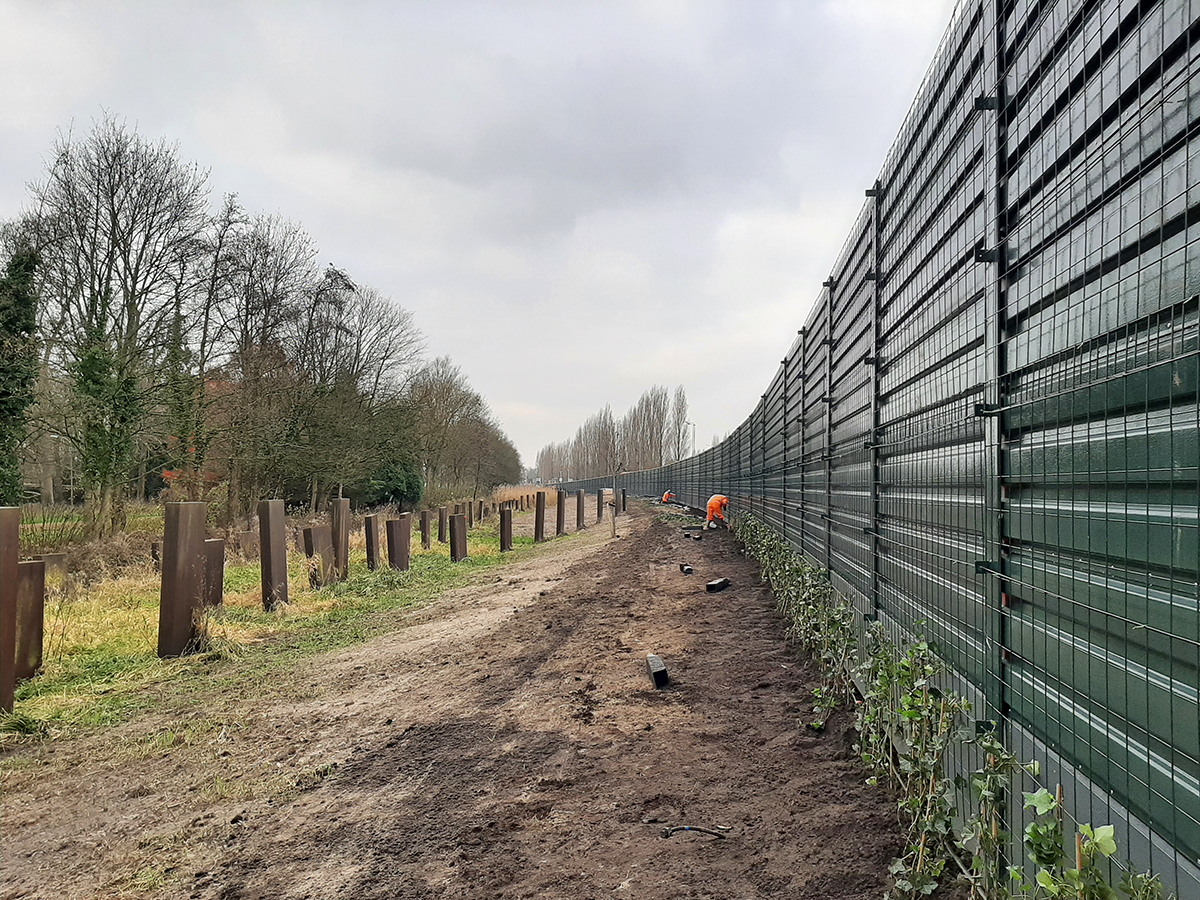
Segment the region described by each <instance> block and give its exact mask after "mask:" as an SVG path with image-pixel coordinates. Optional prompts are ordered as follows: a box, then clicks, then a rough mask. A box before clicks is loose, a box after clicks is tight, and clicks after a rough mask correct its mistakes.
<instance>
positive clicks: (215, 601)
mask: <svg viewBox="0 0 1200 900" xmlns="http://www.w3.org/2000/svg"><path fill="white" fill-rule="evenodd" d="M202 596H203V597H204V605H205V606H220V605H221V604H222V603H223V602H224V600H225V541H223V540H222V539H221V538H211V539H209V540H206V541H205V542H204V590H203V591H202Z"/></svg>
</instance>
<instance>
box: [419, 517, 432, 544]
mask: <svg viewBox="0 0 1200 900" xmlns="http://www.w3.org/2000/svg"><path fill="white" fill-rule="evenodd" d="M429 547H430V541H429V510H427V509H423V510H421V549H422V550H428V549H429Z"/></svg>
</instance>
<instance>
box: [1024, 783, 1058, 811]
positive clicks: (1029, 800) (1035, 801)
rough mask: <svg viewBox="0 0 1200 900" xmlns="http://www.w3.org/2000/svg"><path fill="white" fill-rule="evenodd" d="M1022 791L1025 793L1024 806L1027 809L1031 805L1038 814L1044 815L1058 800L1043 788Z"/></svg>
mask: <svg viewBox="0 0 1200 900" xmlns="http://www.w3.org/2000/svg"><path fill="white" fill-rule="evenodd" d="M1023 793H1024V795H1025V808H1026V809H1029V807H1031V806H1032V807H1033V808H1034V809H1036V810H1037V814H1038V815H1039V816H1044V815H1045V814H1046V813H1048V812H1050V810H1052V809H1054V807H1055V806H1057V805H1058V801H1056V800H1055V799H1054V795H1053V794H1051V793H1050V792H1049V791H1048V790H1046V789H1045V788H1042V789H1041V790H1040V791H1035V792H1033V793H1030V792H1029V791H1024V792H1023Z"/></svg>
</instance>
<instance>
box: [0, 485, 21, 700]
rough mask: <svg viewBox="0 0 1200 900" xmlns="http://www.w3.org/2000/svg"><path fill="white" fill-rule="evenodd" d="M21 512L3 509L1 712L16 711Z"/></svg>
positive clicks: (0, 513) (0, 534)
mask: <svg viewBox="0 0 1200 900" xmlns="http://www.w3.org/2000/svg"><path fill="white" fill-rule="evenodd" d="M20 523H21V510H20V508H19V507H16V506H6V507H3V508H0V711H3V712H12V711H13V691H14V689H15V687H16V683H17V679H16V662H17V577H18V576H17V560H18V559H19V558H20V557H19V552H20V551H19V549H18V548H19V544H20V539H21V538H20V527H21V526H20Z"/></svg>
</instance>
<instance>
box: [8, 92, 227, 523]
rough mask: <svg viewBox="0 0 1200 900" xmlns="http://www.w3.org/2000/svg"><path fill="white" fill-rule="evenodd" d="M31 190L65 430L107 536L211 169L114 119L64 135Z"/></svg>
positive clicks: (117, 516)
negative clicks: (65, 398) (66, 402)
mask: <svg viewBox="0 0 1200 900" xmlns="http://www.w3.org/2000/svg"><path fill="white" fill-rule="evenodd" d="M32 192H33V198H34V201H35V206H36V220H37V223H38V226H39V229H38V243H39V247H38V249H39V251H40V255H41V259H42V261H43V266H42V268H41V272H40V276H41V285H40V293H41V296H42V297H43V299H44V302H45V303H46V304H47V306H48V307H51V308H50V309H49V310H48V312H47V317H48V318H49V319H50V320H51V321H53V322H54V323H55V328H54V329H53V333H54V344H53V346H52V348H51V352H52V353H53V354H54V358H53V361H54V363H56V364H57V365H58V367H59V368H60V370H61V371H62V372H64V373H65V375H66V380H67V382H68V384H69V393H70V398H71V403H72V410H71V412H72V415H70V416H69V417H65V418H64V421H63V422H62V425H63V428H62V431H63V433H65V434H67V435H69V436H70V438H71V439H72V440H73V441H74V442H75V444H76V447H77V449H78V452H79V456H80V460H81V465H82V474H83V481H84V487H85V490H86V493H87V499H88V521H87V530H88V533H89V534H90V535H92V536H103V535H106V534H110V533H112V532H113V531H114V530H117V529H120V528H123V527H124V522H125V514H124V499H125V493H126V489H127V486H128V482H129V477H130V471H131V468H132V458H133V453H134V442H135V440H136V439H137V437H138V435H139V433H140V432H141V431H142V429H143V428H144V427H145V424H146V421H147V417H148V411H149V410H150V409H151V407H152V405H153V403H154V399H155V393H156V390H157V388H158V386H159V379H158V378H157V377H156V376H157V373H156V372H155V371H154V368H153V367H154V362H155V361H156V360H158V359H159V358H160V356H161V354H162V350H163V348H164V347H165V346H166V345H167V343H168V339H169V334H170V324H171V321H172V314H173V312H174V311H175V308H176V301H177V292H176V287H177V283H178V282H177V274H178V272H179V271H180V270H181V268H184V267H186V266H187V262H186V260H187V259H188V258H189V257H191V256H193V255H194V254H196V253H197V252H198V251H199V250H200V247H201V244H200V238H201V235H202V233H203V230H204V226H205V221H206V219H205V206H206V202H207V173H205V172H202V171H201V170H200V169H199V168H198V167H197V166H196V165H195V164H185V163H183V162H181V161H180V159H179V155H178V148H177V147H176V146H174V145H168V144H167V143H166V142H159V143H158V144H151V143H149V142H147V141H146V140H144V139H143V138H141V137H140V136H139V135H137V134H136V133H134V132H131V131H129V130H127V129H126V128H125V126H124V124H123V123H122V122H119V121H117V120H116V119H115V118H114V117H112V116H110V115H105V116H104V117H103V118H102V119H101V120H100V121H99V122H97V123H96V125H95V127H94V128H93V130H92V132H91V134H90V135H88V136H87V137H86V138H85V139H83V140H80V141H77V140H75V138H74V137H73V136H72V135H71V134H70V133H68V134H66V135H62V136H60V137H59V139H58V140H57V142H56V144H55V146H54V148H53V151H52V162H51V164H50V169H49V172H48V173H47V176H46V179H45V180H44V181H43V182H40V183H38V184H35V185H33V187H32Z"/></svg>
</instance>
